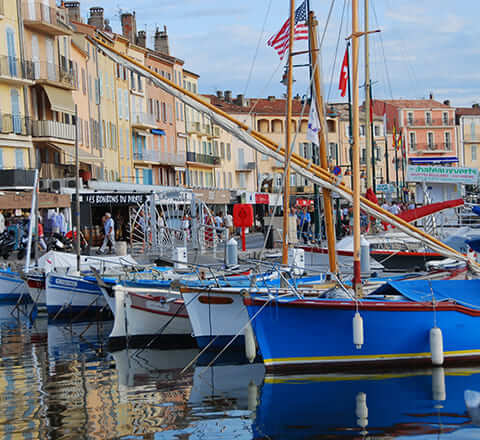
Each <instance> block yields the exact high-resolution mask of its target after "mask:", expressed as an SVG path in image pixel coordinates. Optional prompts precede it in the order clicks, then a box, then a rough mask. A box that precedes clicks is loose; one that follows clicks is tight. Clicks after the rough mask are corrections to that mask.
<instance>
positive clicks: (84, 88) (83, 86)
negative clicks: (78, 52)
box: [82, 67, 87, 95]
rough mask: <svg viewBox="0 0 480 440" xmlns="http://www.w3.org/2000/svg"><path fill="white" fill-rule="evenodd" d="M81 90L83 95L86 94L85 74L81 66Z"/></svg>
mask: <svg viewBox="0 0 480 440" xmlns="http://www.w3.org/2000/svg"><path fill="white" fill-rule="evenodd" d="M82 92H83V94H84V95H86V94H87V81H86V74H85V69H84V68H83V67H82Z"/></svg>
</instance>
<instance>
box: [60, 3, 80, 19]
mask: <svg viewBox="0 0 480 440" xmlns="http://www.w3.org/2000/svg"><path fill="white" fill-rule="evenodd" d="M63 6H64V7H65V8H67V11H68V18H69V20H70V22H72V21H77V22H81V21H82V17H81V16H80V2H65V3H64V4H63Z"/></svg>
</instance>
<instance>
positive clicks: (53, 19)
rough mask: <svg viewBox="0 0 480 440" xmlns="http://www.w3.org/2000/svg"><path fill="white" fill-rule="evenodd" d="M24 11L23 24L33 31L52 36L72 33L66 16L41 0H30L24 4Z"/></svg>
mask: <svg viewBox="0 0 480 440" xmlns="http://www.w3.org/2000/svg"><path fill="white" fill-rule="evenodd" d="M22 11H23V24H24V25H25V27H26V28H29V29H31V30H32V31H35V32H41V33H43V34H47V35H51V36H58V35H72V31H71V30H70V29H69V28H68V27H67V24H66V18H65V17H61V15H60V11H59V10H58V9H57V8H51V7H50V6H48V5H45V4H43V3H41V2H40V1H39V0H30V1H27V2H24V3H23V4H22Z"/></svg>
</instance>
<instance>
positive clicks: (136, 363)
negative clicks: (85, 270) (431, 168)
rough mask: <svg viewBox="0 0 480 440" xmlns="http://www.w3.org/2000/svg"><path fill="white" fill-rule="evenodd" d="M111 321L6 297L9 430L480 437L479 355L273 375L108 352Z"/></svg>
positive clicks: (25, 434) (17, 435) (223, 362)
mask: <svg viewBox="0 0 480 440" xmlns="http://www.w3.org/2000/svg"><path fill="white" fill-rule="evenodd" d="M111 327H112V322H111V321H100V322H91V323H85V322H82V323H71V322H52V321H50V322H48V320H47V319H46V318H41V317H36V316H35V311H34V310H32V307H31V306H20V307H16V306H15V305H1V306H0V340H1V344H0V351H1V363H0V390H1V395H2V399H1V402H0V438H2V439H60V438H61V439H107V438H108V439H110V438H112V439H113V438H114V439H117V438H119V439H320V438H327V439H345V438H352V439H358V438H371V439H372V438H376V439H378V438H389V439H390V438H392V437H396V438H418V439H422V440H424V439H466V438H468V439H470V438H471V439H473V438H480V365H479V366H478V368H477V367H475V366H473V367H468V368H461V369H441V368H439V369H433V370H432V369H430V370H417V371H392V372H389V373H381V374H380V373H378V374H374V373H373V372H372V373H371V374H349V373H341V374H335V373H329V374H321V375H320V374H319V375H312V374H311V375H296V376H266V375H265V372H264V368H263V365H262V364H261V363H259V362H254V363H252V364H249V363H242V362H241V360H240V358H239V357H237V356H233V355H232V354H227V355H224V356H220V357H219V359H218V360H216V362H215V363H214V364H213V365H212V364H211V362H212V360H213V358H212V356H208V355H207V356H206V355H202V356H200V357H199V358H198V360H197V361H196V362H195V363H193V364H192V366H191V367H190V368H188V369H187V370H186V371H185V372H182V369H183V368H184V367H185V366H187V365H188V364H189V363H190V362H191V361H192V360H193V359H194V358H195V356H196V355H197V354H198V350H196V349H191V348H190V349H182V350H160V349H154V350H153V349H148V348H144V349H128V350H127V349H125V350H122V351H116V352H109V351H108V349H107V338H108V334H109V332H110V330H111Z"/></svg>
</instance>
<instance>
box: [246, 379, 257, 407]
mask: <svg viewBox="0 0 480 440" xmlns="http://www.w3.org/2000/svg"><path fill="white" fill-rule="evenodd" d="M257 404H258V388H257V385H255V382H253V380H251V381H250V383H249V384H248V410H249V411H251V412H253V411H255V410H256V409H257Z"/></svg>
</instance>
